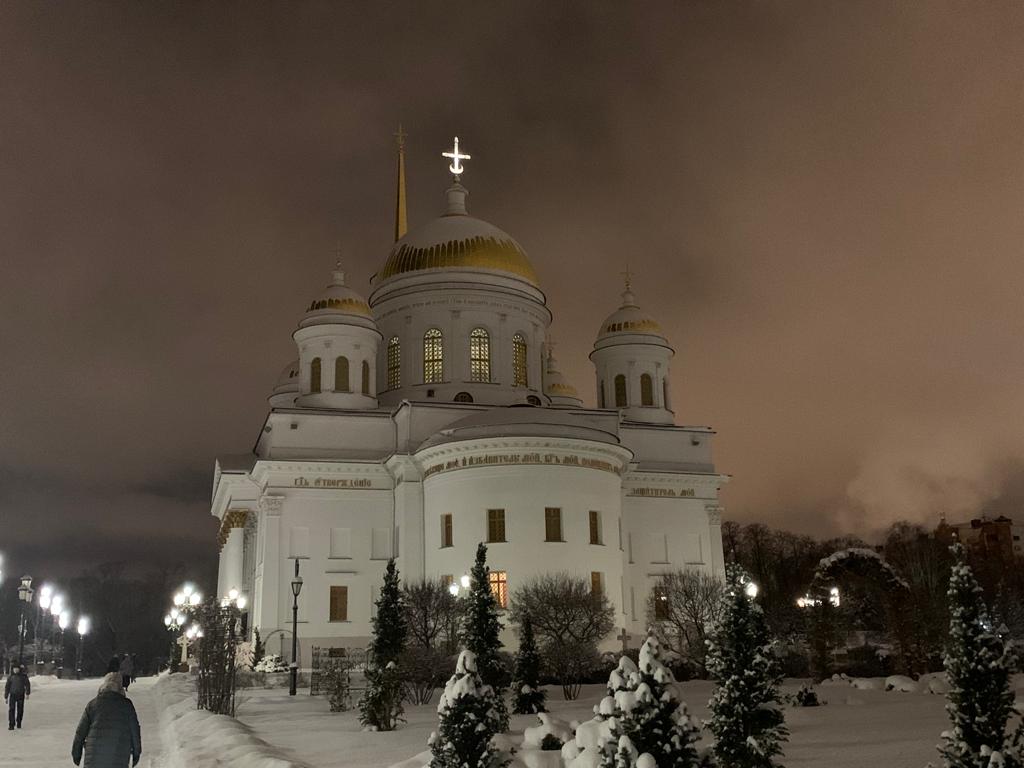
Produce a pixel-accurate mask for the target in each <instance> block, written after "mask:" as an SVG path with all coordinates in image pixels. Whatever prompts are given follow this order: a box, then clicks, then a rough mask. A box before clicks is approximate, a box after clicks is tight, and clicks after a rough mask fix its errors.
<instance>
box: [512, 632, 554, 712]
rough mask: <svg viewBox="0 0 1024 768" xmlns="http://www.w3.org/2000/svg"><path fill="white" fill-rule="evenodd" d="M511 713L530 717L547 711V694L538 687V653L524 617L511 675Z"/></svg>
mask: <svg viewBox="0 0 1024 768" xmlns="http://www.w3.org/2000/svg"><path fill="white" fill-rule="evenodd" d="M512 691H513V698H512V711H513V712H514V713H515V714H517V715H532V714H536V713H537V712H545V711H547V710H546V709H545V708H544V699H545V698H546V696H547V694H545V693H544V691H543V690H542V689H541V687H540V653H538V652H537V643H536V642H535V641H534V639H533V623H532V622H531V621H530V617H529V616H526V617H524V619H523V621H522V623H521V624H520V627H519V653H518V654H516V668H515V672H514V673H513V675H512Z"/></svg>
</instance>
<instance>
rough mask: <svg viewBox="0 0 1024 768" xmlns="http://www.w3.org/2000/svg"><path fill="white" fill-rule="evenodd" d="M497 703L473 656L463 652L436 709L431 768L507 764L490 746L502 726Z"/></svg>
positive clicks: (489, 767)
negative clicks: (436, 722) (436, 723)
mask: <svg viewBox="0 0 1024 768" xmlns="http://www.w3.org/2000/svg"><path fill="white" fill-rule="evenodd" d="M497 704H498V699H497V697H496V695H495V692H494V689H493V688H491V686H489V685H486V684H484V682H483V680H482V679H481V677H480V675H479V673H478V672H477V663H476V657H475V656H474V654H473V653H472V652H471V651H468V650H467V651H463V652H462V653H461V654H459V661H458V663H457V664H456V667H455V674H454V675H452V677H451V679H449V680H448V683H447V685H445V687H444V693H443V694H441V701H440V703H439V704H438V706H437V713H438V726H437V731H435V732H434V733H432V734H431V735H430V752H431V754H432V756H433V757H432V759H431V761H430V765H431V768H501V766H503V765H505V764H506V763H508V758H507V757H505V756H504V755H503V753H501V752H499V751H498V749H497V748H496V747H495V746H494V744H493V743H492V740H493V738H494V735H495V734H496V733H498V732H499V731H500V730H501V727H502V724H501V722H500V719H499V713H498V707H497Z"/></svg>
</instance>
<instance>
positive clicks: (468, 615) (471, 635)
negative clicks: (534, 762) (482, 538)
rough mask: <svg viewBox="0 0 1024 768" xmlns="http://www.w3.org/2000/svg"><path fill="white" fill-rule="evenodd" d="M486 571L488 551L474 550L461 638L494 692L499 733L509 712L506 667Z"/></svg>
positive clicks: (495, 601) (483, 548)
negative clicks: (474, 556)
mask: <svg viewBox="0 0 1024 768" xmlns="http://www.w3.org/2000/svg"><path fill="white" fill-rule="evenodd" d="M490 570H491V569H490V568H488V567H487V547H486V546H484V545H483V544H480V545H479V546H477V548H476V562H474V563H473V570H471V571H470V574H469V576H470V584H469V595H468V596H467V597H466V600H467V605H466V612H465V614H464V618H463V625H462V635H463V643H464V645H465V646H466V650H468V651H470V652H472V654H473V656H474V658H475V659H476V668H477V670H478V671H479V674H480V678H481V679H482V680H483V681H484V684H485V685H489V686H490V687H491V689H492V690H493V691H494V695H495V697H496V700H497V703H496V706H497V708H498V713H499V720H500V722H501V730H502V731H506V730H508V708H507V707H506V706H505V675H506V672H505V665H504V664H503V663H502V661H501V657H500V656H499V655H498V654H499V652H500V651H501V648H502V643H501V639H500V637H499V635H500V633H501V620H500V619H499V618H498V601H497V600H496V599H495V597H494V593H493V592H492V591H491V583H490V578H489V576H488V574H489V573H490Z"/></svg>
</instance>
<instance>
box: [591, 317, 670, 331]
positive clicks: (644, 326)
mask: <svg viewBox="0 0 1024 768" xmlns="http://www.w3.org/2000/svg"><path fill="white" fill-rule="evenodd" d="M623 331H625V332H627V333H628V332H629V331H658V332H660V331H661V326H660V325H658V324H657V323H656V322H654V321H653V320H625V321H623V322H621V323H608V325H606V326H605V327H604V332H605V333H621V332H623Z"/></svg>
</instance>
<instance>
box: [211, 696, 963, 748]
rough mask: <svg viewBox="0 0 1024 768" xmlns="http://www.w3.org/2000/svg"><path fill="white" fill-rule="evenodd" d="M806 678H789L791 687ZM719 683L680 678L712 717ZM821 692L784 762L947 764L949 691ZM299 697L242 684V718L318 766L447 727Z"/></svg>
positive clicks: (429, 710)
mask: <svg viewBox="0 0 1024 768" xmlns="http://www.w3.org/2000/svg"><path fill="white" fill-rule="evenodd" d="M883 684H884V680H881V679H879V680H878V681H876V682H875V683H874V685H876V686H877V687H878V688H881V686H882V685H883ZM799 685H800V682H799V681H787V685H786V686H785V691H786V692H793V691H795V690H796V689H797V688H798V687H799ZM713 688H714V684H713V683H710V682H703V681H698V682H689V683H683V684H681V685H680V690H681V692H682V698H683V700H684V701H686V703H687V705H688V706H689V709H690V711H691V712H692V713H694V714H696V715H697V716H698V717H699V718H706V717H707V716H708V710H707V701H708V699H709V698H710V696H711V691H712V690H713ZM818 693H819V696H820V697H821V698H822V699H823V700H825V701H827V702H828V704H826V705H825V706H821V707H804V708H794V707H790V708H787V709H786V721H787V724H788V725H789V727H790V730H791V735H790V740H789V743H788V744H786V746H785V757H784V758H783V759H782V760H781V761H780V762H781V763H782V764H783V765H785V766H786V767H787V768H798V767H799V766H814V767H815V768H821V767H822V766H828V768H865V767H869V766H874V765H879V766H882V765H884V766H886V768H921V767H922V766H924V765H926V764H927V763H928V762H929V761H931V762H937V759H938V753H937V752H936V749H935V745H936V744H938V742H939V734H940V733H941V732H942V731H943V730H944V729H946V728H948V727H949V721H948V720H947V718H946V713H945V710H944V708H943V707H944V704H945V699H944V697H942V696H937V695H933V694H928V693H897V692H885V691H883V690H859V689H856V688H854V687H853V686H851V685H849V684H848V683H843V684H841V685H826V686H823V687H820V688H819V689H818ZM602 696H604V686H603V685H591V686H586V687H585V688H584V690H583V694H582V695H581V697H580V699H579V700H577V701H575V702H566V701H563V700H562V698H561V692H560V690H558V689H548V703H549V705H550V709H551V711H552V713H553V714H554V716H555V717H558V718H559V719H562V720H566V721H571V720H579V721H583V720H588V719H590V718H591V717H592V716H593V713H592V707H593V706H594V705H595V704H596V703H597V702H598V701H599V700H600V698H601V697H602ZM289 699H290V697H289V696H288V695H287V691H283V690H254V691H245V692H242V693H240V701H241V704H240V706H239V709H238V717H239V719H241V720H242V721H243V722H244V723H246V724H247V725H249V726H250V727H251V728H252V730H253V733H254V734H255V735H256V736H258V737H259V738H261V739H263V740H265V741H267V742H270V743H272V744H275V745H277V746H278V747H279V748H281V749H282V751H283V752H284V753H286V754H288V755H291V756H293V757H294V758H295V759H296V760H301V761H303V762H305V763H308V764H310V765H312V766H317V768H333V767H334V766H346V767H351V768H388V766H391V765H394V764H396V763H399V762H402V761H405V760H407V759H409V758H411V757H413V756H415V755H416V754H418V753H420V752H423V751H424V750H425V749H426V748H427V737H428V736H429V735H430V732H431V731H432V730H434V729H435V728H436V727H437V712H436V702H437V699H436V697H435V699H434V703H433V704H431V705H428V706H425V707H407V708H406V713H405V714H406V719H407V720H408V722H407V723H405V724H403V725H402V726H401V727H400V728H399V729H398V730H397V731H395V732H392V733H368V732H364V731H362V730H361V728H360V726H359V720H358V716H357V713H356V712H355V711H350V712H343V713H338V714H332V713H331V712H329V711H328V708H327V702H326V701H325V700H324V699H323V698H322V697H317V698H311V697H310V696H309V695H308V692H307V693H305V694H304V693H303V692H301V691H300V693H299V695H298V696H296V697H294V699H291V700H289ZM536 724H537V718H536V717H535V716H526V715H522V716H515V717H513V718H512V730H513V731H514V732H515V735H516V736H517V737H520V738H521V735H522V732H523V730H524V729H525V728H526V727H527V726H532V725H536ZM197 768H198V767H197Z"/></svg>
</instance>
